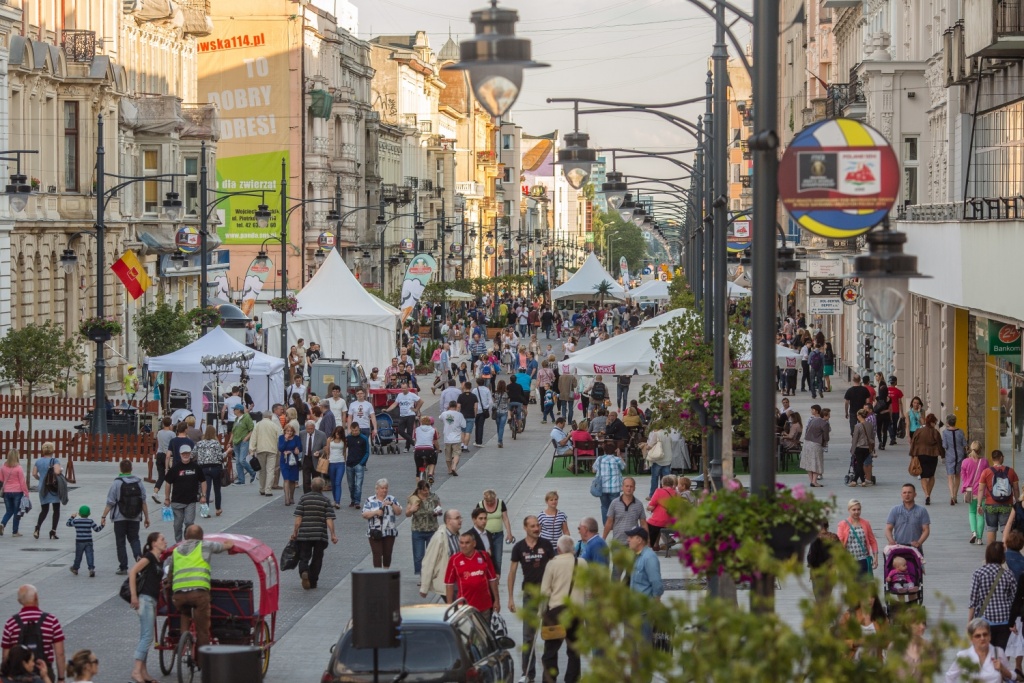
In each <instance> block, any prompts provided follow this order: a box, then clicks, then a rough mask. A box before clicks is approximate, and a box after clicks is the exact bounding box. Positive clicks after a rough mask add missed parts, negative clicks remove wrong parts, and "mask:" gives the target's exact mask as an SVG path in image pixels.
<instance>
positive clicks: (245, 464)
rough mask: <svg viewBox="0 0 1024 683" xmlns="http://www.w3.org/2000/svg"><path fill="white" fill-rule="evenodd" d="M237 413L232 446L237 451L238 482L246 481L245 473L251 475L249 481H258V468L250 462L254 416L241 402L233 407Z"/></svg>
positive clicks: (232, 433) (236, 470)
mask: <svg viewBox="0 0 1024 683" xmlns="http://www.w3.org/2000/svg"><path fill="white" fill-rule="evenodd" d="M232 410H233V411H234V413H235V422H234V427H233V428H232V430H231V448H232V450H234V452H235V472H236V473H237V476H236V478H235V483H236V484H244V483H245V475H246V474H248V475H249V483H250V484H251V483H253V482H254V481H256V470H254V469H253V468H252V465H250V464H249V435H250V434H252V430H253V429H254V428H255V425H254V424H253V421H252V417H251V416H250V415H249V414H248V413H247V412H245V408H244V407H243V406H242V405H241V404H239V405H236V406H235V407H234V408H233V409H232Z"/></svg>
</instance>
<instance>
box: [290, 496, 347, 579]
mask: <svg viewBox="0 0 1024 683" xmlns="http://www.w3.org/2000/svg"><path fill="white" fill-rule="evenodd" d="M324 486H325V482H324V480H323V479H322V478H321V477H314V478H313V480H312V481H311V482H310V492H309V493H305V494H303V495H302V498H300V499H299V503H298V505H296V506H295V526H294V528H293V529H292V535H291V540H293V541H295V542H297V543H298V545H299V567H298V569H299V577H300V578H301V580H302V587H303V589H305V590H312V589H314V588H316V586H317V582H318V581H319V580H320V569H321V568H322V567H323V562H324V550H326V549H327V541H328V539H330V541H331V543H334V544H337V543H338V536H337V534H336V533H335V532H334V519H335V514H334V506H333V505H331V502H330V501H329V500H328V499H327V497H326V496H324Z"/></svg>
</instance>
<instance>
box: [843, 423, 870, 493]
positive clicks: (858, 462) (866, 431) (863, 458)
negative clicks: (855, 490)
mask: <svg viewBox="0 0 1024 683" xmlns="http://www.w3.org/2000/svg"><path fill="white" fill-rule="evenodd" d="M868 415H869V411H868V409H867V408H861V409H860V410H858V411H857V424H856V426H855V427H854V428H853V437H852V438H853V442H852V443H851V444H850V455H852V456H853V479H851V480H850V483H849V484H847V486H858V485H859V486H873V485H874V480H873V479H872V478H871V470H872V461H871V456H872V455H873V454H874V452H875V431H874V430H873V429H871V428H869V427H868ZM858 482H860V483H859V484H858Z"/></svg>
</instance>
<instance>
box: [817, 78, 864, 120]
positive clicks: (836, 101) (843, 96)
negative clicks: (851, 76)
mask: <svg viewBox="0 0 1024 683" xmlns="http://www.w3.org/2000/svg"><path fill="white" fill-rule="evenodd" d="M865 109H866V102H865V100H864V90H863V88H862V86H861V83H860V81H859V80H852V81H851V82H849V83H833V84H832V85H830V86H828V93H827V94H826V96H825V118H827V119H834V118H838V117H840V116H850V115H851V114H857V113H859V114H863V111H864V110H865Z"/></svg>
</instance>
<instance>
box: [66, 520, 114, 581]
mask: <svg viewBox="0 0 1024 683" xmlns="http://www.w3.org/2000/svg"><path fill="white" fill-rule="evenodd" d="M90 514H92V510H90V509H89V506H88V505H83V506H82V507H80V508H78V514H77V515H76V514H74V513H72V514H71V517H69V518H68V526H70V527H74V529H75V561H74V562H73V563H72V564H71V573H72V574H74V575H75V576H78V568H79V567H81V566H82V555H83V554H84V555H85V561H86V563H87V564H88V565H89V577H90V578H95V576H96V562H95V561H94V558H93V549H92V532H94V531H103V527H104V526H106V525H105V524H104V525H102V526H101V525H99V524H97V523H96V522H94V521H92V520H91V519H89V515H90Z"/></svg>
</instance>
